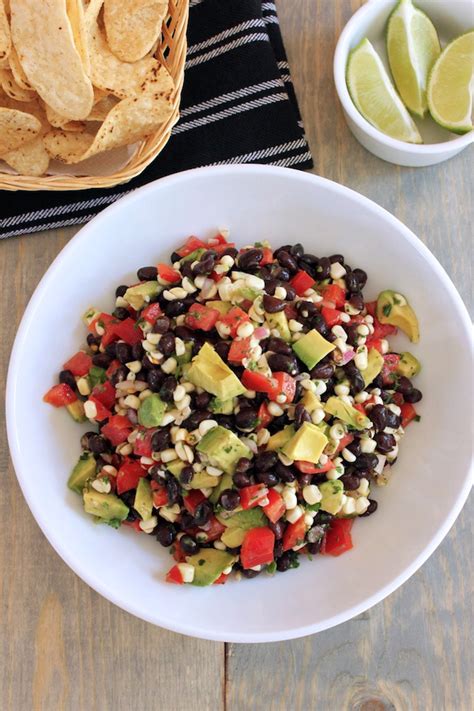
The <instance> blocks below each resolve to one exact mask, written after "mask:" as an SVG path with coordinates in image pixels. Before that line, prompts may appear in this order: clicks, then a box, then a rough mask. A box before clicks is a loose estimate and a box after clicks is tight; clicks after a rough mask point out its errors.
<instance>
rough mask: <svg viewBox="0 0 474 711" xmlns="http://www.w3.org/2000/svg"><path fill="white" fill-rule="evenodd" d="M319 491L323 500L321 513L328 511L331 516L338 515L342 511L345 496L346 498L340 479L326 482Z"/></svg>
mask: <svg viewBox="0 0 474 711" xmlns="http://www.w3.org/2000/svg"><path fill="white" fill-rule="evenodd" d="M319 491H320V492H321V495H322V497H323V498H322V499H321V501H320V509H321V511H327V513H330V514H337V512H338V511H340V510H341V507H342V502H343V498H342V497H343V496H344V484H343V483H342V481H340V480H339V479H334V480H333V481H325V482H324V483H323V484H320V485H319Z"/></svg>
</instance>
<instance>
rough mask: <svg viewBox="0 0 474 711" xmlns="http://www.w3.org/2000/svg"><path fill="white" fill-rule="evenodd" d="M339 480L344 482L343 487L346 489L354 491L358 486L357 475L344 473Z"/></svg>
mask: <svg viewBox="0 0 474 711" xmlns="http://www.w3.org/2000/svg"><path fill="white" fill-rule="evenodd" d="M341 481H342V483H343V484H344V489H346V491H355V490H356V489H358V488H359V484H360V480H359V477H357V476H354V475H353V474H344V475H343V476H341Z"/></svg>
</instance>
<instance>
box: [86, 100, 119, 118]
mask: <svg viewBox="0 0 474 711" xmlns="http://www.w3.org/2000/svg"><path fill="white" fill-rule="evenodd" d="M118 102H119V99H117V97H116V96H104V98H103V99H101V100H100V101H98V102H97V103H96V104H94V106H93V107H92V111H91V112H90V114H89V116H88V117H87V119H86V120H87V121H105V119H106V118H107V116H108V115H109V113H110V112H111V111H112V109H113V108H114V106H116V105H117V103H118Z"/></svg>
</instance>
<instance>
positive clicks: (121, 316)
mask: <svg viewBox="0 0 474 711" xmlns="http://www.w3.org/2000/svg"><path fill="white" fill-rule="evenodd" d="M112 316H114V318H117V319H118V320H119V321H125V319H126V318H128V317H129V316H130V313H129V311H128V309H124V308H123V306H117V308H116V309H114V310H113V311H112Z"/></svg>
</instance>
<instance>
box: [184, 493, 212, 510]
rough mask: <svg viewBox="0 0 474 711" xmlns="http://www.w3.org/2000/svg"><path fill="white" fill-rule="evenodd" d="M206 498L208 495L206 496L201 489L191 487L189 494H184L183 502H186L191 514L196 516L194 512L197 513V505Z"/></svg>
mask: <svg viewBox="0 0 474 711" xmlns="http://www.w3.org/2000/svg"><path fill="white" fill-rule="evenodd" d="M205 499H206V497H205V496H204V494H203V493H202V491H200V490H199V489H191V491H190V492H189V494H186V496H183V504H184V507H185V509H186V510H187V511H189V513H190V514H191V516H194V514H195V513H196V509H197V507H198V506H199V504H200V503H202V502H203V501H205Z"/></svg>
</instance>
